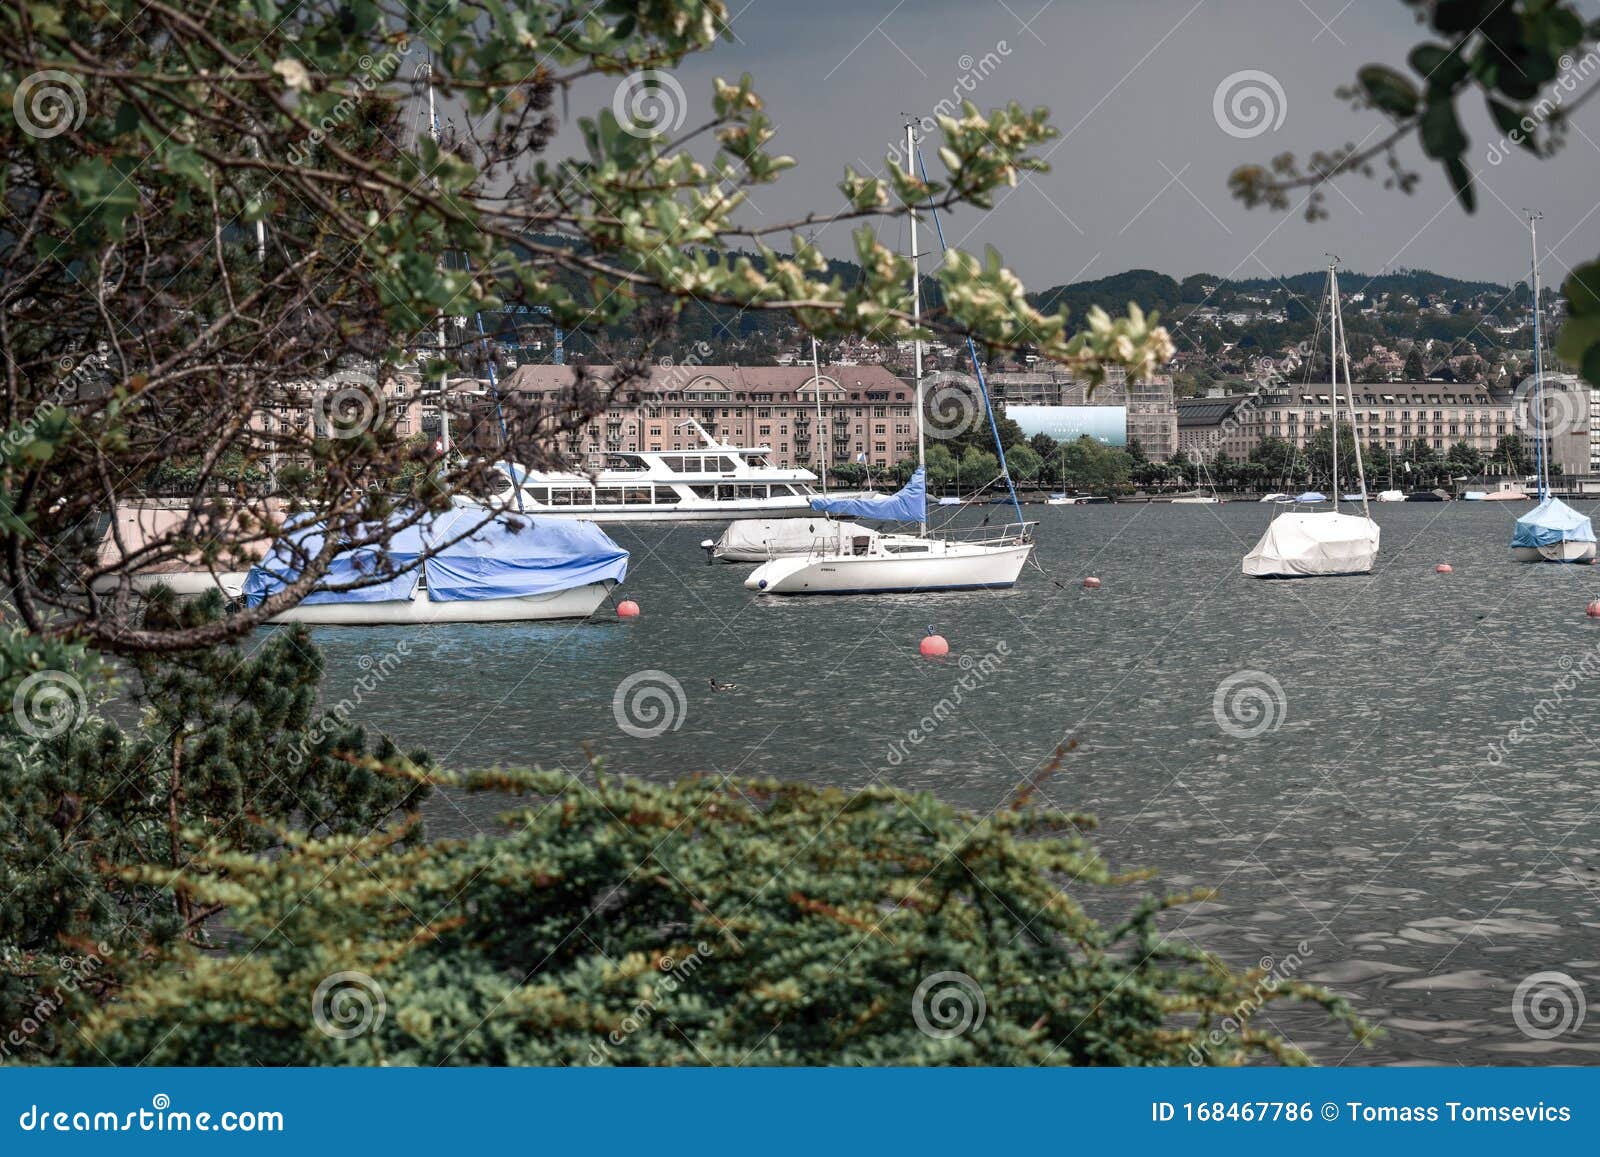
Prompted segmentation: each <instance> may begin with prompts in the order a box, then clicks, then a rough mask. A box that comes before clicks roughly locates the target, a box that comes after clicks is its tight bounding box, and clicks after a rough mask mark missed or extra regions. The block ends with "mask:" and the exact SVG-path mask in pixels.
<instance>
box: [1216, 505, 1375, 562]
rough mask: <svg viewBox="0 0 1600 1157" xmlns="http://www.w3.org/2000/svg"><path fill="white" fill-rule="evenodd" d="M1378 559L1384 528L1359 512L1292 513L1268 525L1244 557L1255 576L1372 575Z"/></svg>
mask: <svg viewBox="0 0 1600 1157" xmlns="http://www.w3.org/2000/svg"><path fill="white" fill-rule="evenodd" d="M1377 556H1378V524H1377V523H1376V522H1374V521H1373V520H1372V519H1370V518H1367V517H1364V516H1362V515H1355V514H1336V513H1334V512H1332V511H1325V510H1324V511H1303V512H1302V511H1291V512H1289V513H1287V514H1280V515H1278V517H1276V518H1274V519H1273V520H1272V524H1271V525H1270V526H1268V527H1267V532H1266V534H1264V535H1262V536H1261V541H1260V542H1258V543H1256V545H1255V549H1254V550H1252V551H1251V552H1250V553H1249V554H1247V555H1245V556H1244V573H1245V574H1246V575H1249V576H1250V577H1251V578H1303V577H1308V576H1312V575H1336V574H1367V573H1369V572H1370V571H1371V570H1372V563H1373V560H1374V559H1376V558H1377Z"/></svg>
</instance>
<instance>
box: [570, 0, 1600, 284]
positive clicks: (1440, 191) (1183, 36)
mask: <svg viewBox="0 0 1600 1157" xmlns="http://www.w3.org/2000/svg"><path fill="white" fill-rule="evenodd" d="M1583 7H1584V10H1585V12H1586V14H1587V15H1589V16H1595V15H1600V0H1595V2H1593V3H1585V4H1584V5H1583ZM730 8H731V10H732V11H733V12H734V13H735V15H734V19H733V31H734V34H735V35H736V36H737V38H738V39H737V42H736V43H729V44H724V45H721V46H719V47H718V48H717V49H715V50H714V51H713V52H711V53H709V54H705V55H703V56H700V57H696V58H693V59H691V60H689V61H687V62H685V64H684V66H683V67H682V68H681V69H680V70H678V73H677V75H678V77H679V79H680V80H681V81H682V83H683V84H684V86H685V88H686V91H687V92H688V94H689V97H690V100H691V104H692V110H693V111H692V112H691V114H690V117H691V122H692V121H693V119H694V118H695V117H696V116H698V115H700V114H702V113H703V112H704V110H705V109H706V108H707V102H708V94H709V89H710V79H711V77H713V76H716V75H723V76H729V77H734V76H737V75H738V74H739V73H740V72H743V71H749V72H751V73H753V74H754V75H755V77H756V79H757V88H758V91H760V92H761V93H762V95H763V96H764V97H765V98H766V100H767V104H768V108H769V110H770V112H771V114H772V116H773V118H774V119H775V121H776V122H777V124H778V136H777V139H776V142H775V147H776V148H777V150H778V151H781V152H785V153H788V154H790V155H792V156H794V157H795V158H796V159H797V160H798V161H799V166H798V167H797V168H796V169H795V170H793V171H791V172H789V173H787V174H785V175H784V177H783V178H782V180H781V182H780V184H779V185H778V186H777V187H776V188H775V189H773V190H771V191H766V190H761V191H757V193H756V205H757V207H758V209H759V210H760V213H754V214H752V216H753V217H754V218H755V219H758V220H759V219H760V216H761V214H763V213H764V214H765V216H766V217H767V218H768V219H773V220H779V219H783V218H786V217H788V216H790V215H793V214H796V213H797V212H799V211H801V210H803V209H805V208H811V207H833V206H835V205H837V203H838V201H839V197H838V194H837V192H836V191H835V189H834V185H835V183H836V182H837V180H838V177H839V174H840V172H841V170H842V167H843V165H844V164H846V163H854V164H856V165H857V166H858V167H866V166H868V165H872V166H874V167H881V164H882V157H883V155H884V151H885V148H886V147H887V145H888V143H889V142H890V141H891V140H892V139H893V138H894V137H895V136H896V134H897V132H898V131H899V125H900V114H901V113H902V112H905V113H912V114H918V115H920V114H923V113H926V112H929V111H931V110H932V109H933V107H934V106H935V105H936V104H937V103H938V102H939V101H940V100H941V99H943V98H946V97H948V96H950V95H951V92H952V89H953V88H954V87H955V86H956V85H957V82H958V81H959V80H960V78H961V77H962V76H963V75H964V74H967V75H970V73H971V72H972V71H974V70H977V69H979V68H980V67H981V66H979V64H978V62H979V61H981V60H982V59H983V58H984V57H985V56H986V55H989V54H993V56H992V57H991V63H992V62H993V61H996V60H997V61H998V62H999V63H998V67H996V68H994V69H993V70H992V71H991V72H990V73H989V75H987V76H986V77H984V78H983V79H981V80H980V81H978V82H977V88H976V91H975V92H974V93H973V94H972V99H973V100H974V101H976V103H978V104H979V105H980V106H982V107H986V108H987V107H992V106H994V105H997V104H1000V103H1003V102H1004V101H1006V100H1010V99H1016V100H1019V101H1021V102H1023V103H1024V104H1025V105H1030V106H1031V105H1036V104H1042V105H1046V106H1048V107H1049V109H1050V110H1051V113H1052V119H1053V121H1054V123H1055V124H1056V125H1057V126H1058V127H1059V128H1060V129H1061V130H1062V132H1063V134H1064V137H1063V139H1062V140H1060V141H1058V142H1055V149H1054V152H1053V155H1052V156H1051V158H1050V160H1051V163H1052V166H1053V169H1052V171H1051V172H1050V173H1048V174H1046V175H1044V176H1041V177H1036V178H1033V179H1030V180H1028V181H1026V182H1024V183H1023V184H1022V185H1021V186H1020V187H1019V188H1017V189H1016V190H1014V191H1012V192H1011V193H1010V194H1009V195H1007V196H1005V197H1004V198H1003V199H1001V200H1000V201H999V203H998V204H997V205H996V207H995V209H994V210H993V211H992V212H991V213H989V214H987V215H980V214H978V213H976V212H970V211H969V212H967V213H964V214H961V215H960V216H959V217H958V218H957V219H956V220H954V221H951V222H948V223H947V226H946V232H947V234H948V235H949V236H950V237H951V239H952V241H953V242H954V241H955V240H957V239H960V240H961V243H962V244H963V246H964V247H966V248H969V249H973V248H978V249H981V247H982V245H984V244H986V243H987V244H993V245H994V246H996V247H997V248H998V249H999V250H1000V251H1001V253H1002V254H1004V256H1005V257H1006V259H1007V262H1008V264H1010V265H1011V267H1012V268H1013V269H1015V270H1016V271H1017V272H1018V273H1019V274H1020V275H1021V276H1022V277H1023V278H1024V280H1025V281H1027V283H1028V284H1029V286H1030V287H1031V288H1044V287H1046V286H1049V285H1053V284H1057V283H1059V282H1064V281H1073V280H1079V279H1083V278H1090V277H1098V276H1103V275H1105V274H1109V273H1116V272H1119V271H1121V270H1125V269H1129V268H1137V267H1144V268H1151V269H1156V270H1160V271H1162V272H1165V273H1169V274H1172V275H1174V276H1177V277H1182V276H1185V275H1187V274H1190V273H1197V272H1208V273H1220V274H1230V273H1231V274H1235V275H1236V276H1239V277H1250V276H1270V275H1273V274H1280V275H1281V274H1288V273H1297V272H1302V271H1304V270H1306V269H1310V268H1313V267H1315V266H1318V265H1320V264H1321V262H1322V254H1323V252H1324V251H1325V250H1332V251H1334V252H1337V253H1338V254H1339V255H1340V256H1341V257H1342V258H1343V259H1344V261H1345V263H1346V265H1347V266H1349V267H1353V268H1355V269H1358V270H1361V271H1363V272H1377V271H1380V270H1383V269H1393V268H1396V267H1402V266H1406V267H1414V268H1416V267H1420V268H1428V269H1433V270H1436V271H1438V272H1441V273H1448V274H1453V275H1456V276H1462V277H1481V278H1486V279H1491V280H1496V281H1511V280H1514V279H1521V278H1522V277H1523V276H1525V273H1526V268H1527V237H1526V231H1525V226H1524V225H1522V224H1521V223H1520V221H1519V218H1518V217H1517V214H1516V210H1517V209H1518V208H1520V207H1522V206H1525V205H1531V206H1537V207H1539V208H1540V209H1542V210H1543V212H1544V214H1545V222H1544V224H1543V225H1542V226H1541V229H1540V241H1541V249H1542V250H1543V251H1544V254H1545V256H1544V260H1545V262H1546V267H1545V271H1544V272H1545V276H1546V279H1547V281H1549V282H1551V283H1555V282H1557V281H1559V279H1560V278H1561V277H1562V276H1564V274H1565V272H1566V271H1567V270H1568V269H1570V268H1571V267H1572V266H1574V265H1577V264H1581V263H1582V262H1584V261H1588V260H1592V259H1593V258H1594V257H1595V256H1596V255H1600V211H1597V207H1600V200H1597V194H1600V181H1597V180H1596V177H1597V174H1600V144H1597V141H1600V106H1586V107H1585V108H1584V109H1583V110H1582V111H1581V112H1580V113H1579V114H1578V116H1577V118H1576V119H1575V122H1574V123H1575V128H1574V130H1573V131H1572V133H1571V134H1570V138H1569V145H1568V147H1567V149H1566V151H1565V152H1564V153H1563V154H1562V155H1561V156H1559V157H1557V158H1556V159H1554V160H1550V161H1543V162H1539V161H1534V160H1532V159H1530V158H1527V157H1525V156H1524V155H1522V154H1521V153H1520V152H1519V151H1517V150H1515V149H1513V150H1512V153H1513V154H1514V155H1511V156H1510V157H1509V159H1507V160H1505V161H1503V162H1502V163H1499V164H1491V163H1490V162H1489V159H1488V157H1489V147H1490V144H1491V143H1492V142H1493V141H1494V140H1496V139H1497V138H1498V136H1499V134H1498V133H1496V132H1493V131H1491V128H1490V125H1489V122H1488V120H1487V117H1486V116H1485V115H1483V113H1482V112H1481V110H1480V109H1478V108H1477V107H1472V108H1470V109H1469V110H1468V116H1467V118H1466V126H1467V130H1468V132H1469V135H1470V136H1471V137H1472V142H1473V143H1472V148H1471V150H1470V153H1469V159H1470V163H1471V165H1472V167H1473V168H1474V170H1475V171H1476V172H1477V174H1478V176H1479V178H1480V181H1481V182H1482V187H1481V188H1480V190H1479V206H1478V212H1477V213H1476V214H1475V215H1473V216H1471V217H1468V216H1467V215H1466V214H1465V213H1464V212H1463V211H1462V210H1461V209H1460V207H1459V206H1458V205H1455V204H1452V203H1450V197H1449V188H1448V185H1447V183H1446V181H1445V179H1444V176H1443V174H1442V172H1440V171H1439V170H1438V169H1436V168H1435V167H1434V166H1432V165H1431V163H1428V162H1426V161H1425V159H1423V158H1421V157H1420V154H1419V153H1418V152H1417V150H1416V149H1415V147H1414V146H1412V147H1408V148H1407V149H1406V151H1405V154H1404V155H1405V156H1406V158H1407V160H1408V161H1411V162H1413V163H1415V164H1416V165H1417V166H1418V167H1419V170H1420V171H1421V172H1422V174H1423V182H1422V184H1421V185H1420V187H1419V188H1418V190H1417V191H1416V192H1415V193H1414V194H1412V195H1411V196H1409V197H1408V196H1406V195H1405V194H1403V193H1399V192H1396V191H1392V190H1385V189H1383V188H1382V186H1381V183H1380V182H1379V181H1374V180H1368V179H1365V178H1361V177H1349V178H1346V179H1345V180H1344V181H1343V182H1342V183H1341V185H1340V188H1341V189H1342V191H1343V192H1342V194H1341V193H1339V192H1332V193H1330V194H1329V208H1330V209H1331V210H1332V213H1333V216H1332V219H1331V220H1328V221H1321V222H1318V223H1315V224H1308V223H1307V222H1306V221H1304V219H1303V218H1302V217H1300V216H1299V215H1295V214H1289V215H1285V214H1280V213H1274V212H1272V211H1269V210H1266V209H1256V210H1252V211H1246V210H1244V209H1242V208H1240V207H1238V206H1237V205H1236V203H1235V202H1233V201H1232V199H1231V198H1230V197H1229V195H1228V191H1227V185H1226V180H1227V175H1228V173H1229V172H1230V171H1231V170H1232V169H1233V168H1234V167H1235V166H1237V165H1239V164H1241V163H1245V162H1252V161H1260V162H1264V161H1266V160H1268V159H1270V158H1271V157H1273V156H1274V155H1276V154H1277V153H1279V152H1283V151H1286V150H1292V151H1294V152H1296V153H1297V154H1298V155H1300V156H1301V157H1302V158H1303V157H1305V156H1307V155H1309V154H1310V152H1311V151H1313V150H1314V149H1317V148H1326V147H1330V146H1335V145H1339V144H1342V143H1344V142H1346V141H1357V142H1359V141H1361V140H1362V139H1363V138H1365V137H1367V135H1368V134H1369V133H1373V132H1375V131H1378V130H1381V128H1382V127H1383V126H1384V125H1385V124H1386V122H1384V121H1383V120H1382V119H1381V118H1380V117H1378V116H1377V114H1375V113H1370V112H1355V111H1353V110H1352V109H1351V108H1350V107H1349V105H1348V104H1346V103H1344V102H1342V101H1340V100H1339V99H1338V98H1337V97H1336V96H1335V95H1334V90H1335V88H1337V87H1338V86H1339V85H1341V84H1346V83H1349V82H1350V81H1351V80H1352V79H1353V78H1354V76H1355V73H1356V70H1357V69H1358V68H1359V67H1360V66H1361V65H1362V64H1365V63H1368V62H1372V61H1384V62H1389V63H1393V64H1397V65H1402V66H1403V64H1404V59H1405V54H1406V52H1407V50H1408V49H1409V48H1410V46H1411V45H1413V44H1415V43H1417V42H1418V41H1419V40H1421V39H1423V38H1424V33H1425V32H1426V29H1425V28H1423V27H1421V26H1419V25H1418V24H1416V23H1415V21H1414V19H1413V18H1412V15H1411V9H1410V8H1409V7H1408V6H1406V5H1405V4H1402V3H1401V2H1400V0H1053V2H1049V3H1045V2H1044V0H730ZM1252 71H1253V72H1258V73H1265V74H1267V76H1268V77H1270V81H1264V80H1260V79H1259V78H1258V79H1257V80H1256V81H1255V82H1254V86H1255V87H1257V88H1258V89H1260V90H1261V91H1262V92H1264V93H1266V96H1267V100H1268V102H1269V103H1270V105H1271V110H1270V112H1269V114H1268V121H1267V122H1266V123H1265V124H1251V123H1249V122H1248V120H1247V119H1234V120H1233V121H1232V122H1231V123H1232V125H1233V128H1234V133H1232V134H1230V133H1229V132H1228V131H1225V130H1224V129H1223V128H1222V127H1219V123H1218V119H1217V117H1216V115H1215V113H1214V103H1215V100H1214V98H1215V96H1216V94H1217V92H1218V88H1219V86H1220V85H1222V84H1223V82H1224V81H1225V80H1226V79H1227V78H1229V77H1231V76H1234V74H1237V73H1243V72H1252ZM1593 80H1594V81H1595V82H1600V71H1597V72H1596V74H1595V75H1594V77H1593ZM597 83H600V84H601V87H598V88H597V87H590V86H585V87H584V88H583V89H581V90H579V92H578V93H577V94H575V96H576V97H578V98H580V99H575V100H574V101H573V104H572V108H573V111H574V114H576V113H577V112H578V111H580V110H583V109H585V107H586V104H588V105H589V106H590V107H592V103H591V102H597V101H598V100H601V99H603V98H604V95H605V88H604V83H603V82H597ZM1251 83H1252V82H1251V81H1250V80H1249V78H1245V79H1244V80H1241V81H1238V82H1236V84H1235V88H1237V87H1240V86H1241V85H1243V86H1244V87H1250V86H1251ZM1278 92H1281V99H1280V98H1279V96H1278V95H1277V94H1278ZM581 98H587V100H586V99H581ZM1473 103H1474V105H1475V104H1476V103H1477V102H1476V101H1474V102H1473ZM1257 129H1260V131H1259V133H1258V135H1253V136H1249V135H1246V134H1250V133H1253V132H1256V130H1257ZM932 163H933V162H932V160H931V158H930V164H932ZM935 171H936V172H937V169H935ZM885 239H886V240H892V238H887V237H886V238H885ZM821 240H822V243H823V247H824V248H825V249H826V250H827V251H829V252H831V253H833V254H836V255H840V256H847V255H848V253H849V248H848V235H847V232H846V230H845V229H844V228H843V227H838V228H835V229H834V230H832V231H831V232H830V233H829V234H825V235H824V236H823V237H822V239H821Z"/></svg>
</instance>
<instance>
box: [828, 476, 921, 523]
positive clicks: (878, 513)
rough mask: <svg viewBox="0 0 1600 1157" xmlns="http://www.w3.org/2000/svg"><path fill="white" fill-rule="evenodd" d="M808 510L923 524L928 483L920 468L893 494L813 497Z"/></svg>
mask: <svg viewBox="0 0 1600 1157" xmlns="http://www.w3.org/2000/svg"><path fill="white" fill-rule="evenodd" d="M811 509H812V510H820V511H821V512H822V513H824V514H845V515H849V516H850V517H852V518H878V519H882V520H884V521H886V522H922V521H923V520H924V519H926V518H927V516H928V515H927V510H928V484H927V479H926V477H925V474H924V472H923V469H922V467H920V466H919V467H917V472H916V473H915V474H913V475H912V476H911V481H910V482H907V483H906V484H905V487H904V488H903V489H902V490H900V491H899V492H898V493H896V494H869V495H867V496H866V497H864V498H813V499H812V500H811Z"/></svg>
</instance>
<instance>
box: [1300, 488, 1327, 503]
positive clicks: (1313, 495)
mask: <svg viewBox="0 0 1600 1157" xmlns="http://www.w3.org/2000/svg"><path fill="white" fill-rule="evenodd" d="M1295 501H1296V502H1326V501H1328V496H1327V495H1326V494H1318V493H1317V492H1316V491H1315V490H1307V491H1306V492H1305V493H1304V494H1300V495H1297V496H1296V497H1295Z"/></svg>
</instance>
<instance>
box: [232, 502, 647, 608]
mask: <svg viewBox="0 0 1600 1157" xmlns="http://www.w3.org/2000/svg"><path fill="white" fill-rule="evenodd" d="M486 517H488V512H487V511H484V510H481V509H477V508H472V507H461V508H457V509H455V510H448V511H445V512H443V513H441V514H437V515H434V516H432V517H430V518H427V519H424V520H423V521H421V522H419V523H417V524H415V525H413V526H407V527H403V528H401V529H400V530H397V531H396V532H395V533H394V535H393V536H392V537H391V538H390V539H389V541H388V543H387V544H386V545H385V546H384V548H383V549H382V550H379V549H377V548H374V547H364V548H362V549H360V550H351V551H345V552H343V553H341V554H337V555H335V556H334V558H333V561H332V563H330V564H329V566H328V573H327V575H326V576H325V577H324V579H323V583H322V585H324V586H341V585H344V584H346V583H349V582H353V581H357V580H359V579H362V578H365V577H369V576H372V575H376V574H381V573H385V572H388V571H393V570H396V569H399V568H402V567H406V566H410V565H411V564H413V563H415V562H416V561H417V559H418V558H419V557H420V556H421V555H422V554H423V553H424V551H425V550H426V549H433V550H436V551H437V553H435V554H433V555H432V556H430V557H429V558H428V559H426V560H425V561H424V562H423V564H422V568H421V569H422V572H423V573H424V574H425V575H426V576H427V580H428V598H429V599H431V600H432V601H434V602H441V603H448V602H462V601H475V600H481V599H506V598H519V597H522V596H526V595H542V594H549V593H551V592H554V591H564V590H571V589H572V588H574V587H580V586H586V585H588V584H589V583H594V582H604V581H605V580H607V579H610V580H612V581H614V582H621V581H622V579H623V577H624V576H625V575H626V574H627V572H628V552H627V551H625V550H623V549H622V547H620V546H618V545H617V544H616V543H615V542H613V541H612V540H611V539H610V537H609V536H607V534H606V533H605V531H603V530H601V529H600V528H599V527H598V526H596V525H595V524H594V523H592V522H584V521H582V520H579V519H566V518H528V517H525V516H522V515H498V516H496V517H494V518H493V519H491V520H490V521H488V522H486V523H484V525H483V526H481V527H479V528H478V529H477V530H475V531H473V533H472V534H471V535H470V536H468V537H465V538H461V536H462V535H465V534H466V532H467V531H469V530H472V528H473V527H474V526H475V525H477V524H478V523H479V522H483V520H484V519H485V518H486ZM324 533H325V531H324V528H323V526H322V524H321V523H319V522H315V521H308V522H306V523H303V524H302V525H300V526H298V527H295V528H293V529H290V530H289V531H288V532H287V533H286V534H285V535H284V537H283V538H282V539H280V540H279V541H278V543H277V544H275V545H274V547H273V549H272V553H271V554H270V555H268V556H267V557H266V558H265V559H263V560H262V561H261V562H260V563H259V564H257V565H256V566H254V567H252V568H251V570H250V574H249V575H248V577H246V579H245V583H244V598H245V602H246V604H247V605H249V606H252V607H254V606H259V605H260V604H261V603H262V601H263V600H265V599H266V598H268V597H269V596H271V595H274V594H276V593H277V592H278V591H280V590H282V589H283V588H284V587H285V586H286V585H287V584H288V583H290V582H293V581H294V579H295V578H296V577H297V576H298V575H299V573H300V572H299V567H298V565H297V560H298V558H300V557H302V556H301V555H298V554H297V553H296V549H295V548H298V549H299V551H302V552H304V553H305V554H308V555H314V554H316V552H317V551H319V550H320V549H321V548H322V543H323V538H324ZM457 538H460V541H459V542H455V541H451V540H453V539H457ZM444 543H448V544H449V545H443V546H441V545H440V544H444ZM416 587H417V571H415V570H411V571H407V572H406V573H404V574H399V575H394V576H392V577H390V578H387V579H382V580H379V581H377V582H375V583H373V584H372V585H370V586H362V587H357V588H355V589H353V590H346V591H329V590H314V591H312V592H311V593H310V594H309V595H307V596H306V597H305V599H303V600H302V601H303V602H304V603H306V604H308V605H315V604H317V603H381V602H393V601H397V600H401V599H409V598H411V597H412V595H413V594H414V593H415V591H416Z"/></svg>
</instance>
